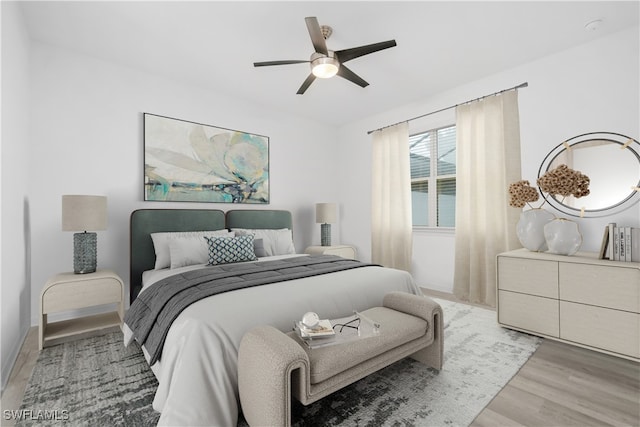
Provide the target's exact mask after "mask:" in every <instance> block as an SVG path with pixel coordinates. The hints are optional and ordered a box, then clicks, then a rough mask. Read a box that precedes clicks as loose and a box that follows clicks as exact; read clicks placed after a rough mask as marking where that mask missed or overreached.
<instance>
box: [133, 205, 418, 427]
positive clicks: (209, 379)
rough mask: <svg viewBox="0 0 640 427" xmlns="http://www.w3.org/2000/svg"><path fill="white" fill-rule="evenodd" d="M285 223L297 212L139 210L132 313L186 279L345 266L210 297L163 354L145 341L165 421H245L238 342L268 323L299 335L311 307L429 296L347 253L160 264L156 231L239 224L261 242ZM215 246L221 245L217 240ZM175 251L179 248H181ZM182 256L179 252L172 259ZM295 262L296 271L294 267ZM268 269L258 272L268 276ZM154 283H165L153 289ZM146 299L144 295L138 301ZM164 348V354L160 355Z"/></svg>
mask: <svg viewBox="0 0 640 427" xmlns="http://www.w3.org/2000/svg"><path fill="white" fill-rule="evenodd" d="M285 229H288V230H291V231H289V235H290V236H291V235H292V232H293V230H292V217H291V213H290V212H288V211H281V210H231V211H228V212H226V213H224V212H222V211H220V210H207V209H142V210H137V211H134V212H133V213H132V215H131V230H130V237H131V271H130V273H131V277H130V280H131V282H130V301H131V308H130V310H129V311H131V312H136V311H137V309H138V307H139V306H141V305H144V304H148V305H151V304H152V303H153V301H154V298H156V297H155V296H154V294H153V292H154V291H156V290H158V289H173V288H178V289H182V288H181V287H180V286H182V285H177V284H176V283H179V280H184V278H185V277H188V278H192V277H196V276H197V277H201V276H202V277H204V275H207V274H213V272H215V271H217V269H218V268H220V269H222V270H224V271H227V270H231V269H240V270H246V269H250V271H253V270H251V269H270V268H280V267H279V266H280V265H286V266H287V268H285V269H284V270H286V271H298V270H300V269H302V267H300V268H299V267H298V266H304V268H305V269H307V268H308V265H313V264H317V265H320V266H324V265H329V263H331V268H336V269H337V270H336V271H333V272H328V273H324V272H319V273H314V274H313V275H311V276H310V277H300V278H297V277H295V276H294V277H288V278H287V280H285V281H272V282H269V283H268V284H262V285H256V286H251V287H246V288H241V289H236V290H229V291H226V292H221V293H217V294H215V295H211V296H207V297H205V298H203V299H200V300H198V301H196V302H193V303H192V304H190V305H188V307H186V308H184V309H183V310H181V311H180V312H179V314H177V316H176V317H175V319H174V320H172V321H171V323H170V324H171V326H170V327H169V328H168V330H167V332H166V333H165V336H164V341H163V346H162V347H161V349H160V350H157V349H156V348H155V347H154V346H153V345H151V344H149V343H148V341H144V340H142V341H143V345H142V349H143V352H144V354H145V358H146V359H147V361H148V362H150V365H151V369H152V371H153V372H154V374H155V376H156V377H157V379H158V382H159V386H158V390H157V392H156V395H155V398H154V401H153V407H154V409H155V410H156V411H159V412H160V413H161V416H160V420H159V425H223V426H230V425H236V424H237V420H238V411H239V404H238V385H237V357H238V348H239V345H240V341H241V339H242V336H243V335H244V333H245V332H247V331H248V330H250V329H252V328H253V327H255V326H258V325H263V324H266V325H271V326H274V327H276V328H277V329H280V330H282V331H289V330H291V328H292V325H293V322H294V321H295V320H297V319H300V318H301V316H302V314H304V313H305V312H307V311H315V312H316V313H318V314H319V315H320V316H321V317H323V318H338V317H344V316H348V315H350V314H352V313H353V311H354V310H358V311H360V310H365V309H367V308H370V307H375V306H380V305H381V304H382V299H383V297H384V295H385V294H386V293H388V292H391V291H402V292H407V293H411V294H416V295H421V292H420V289H419V288H418V287H417V286H416V285H415V283H414V282H413V279H412V278H411V276H410V275H409V274H408V273H407V272H404V271H400V270H394V269H389V268H383V267H380V266H374V265H355V264H351V263H353V262H355V261H352V260H345V259H335V258H338V257H329V258H334V259H327V260H323V259H321V258H320V257H314V256H307V255H299V254H292V253H274V251H271V252H269V253H268V254H267V256H264V257H260V258H259V259H258V260H257V261H250V262H240V263H234V264H225V263H222V264H221V265H218V266H213V267H211V266H205V265H204V264H190V265H182V264H180V263H178V264H177V265H176V266H174V268H169V267H164V268H156V267H162V265H164V264H162V263H160V264H159V262H160V261H162V258H163V256H164V255H160V254H159V255H158V257H156V252H155V250H156V248H155V247H154V241H153V239H152V237H151V235H152V234H154V239H155V238H156V237H157V235H156V234H155V233H171V232H199V231H203V230H207V231H211V232H214V231H216V232H219V233H228V232H229V230H232V231H233V230H236V231H237V232H238V233H241V232H242V230H248V231H250V233H248V234H250V235H251V236H252V237H251V238H252V239H253V238H254V237H257V236H262V235H263V233H267V234H264V235H265V236H269V235H270V234H268V233H272V232H274V231H277V232H278V233H279V234H278V235H282V234H281V233H282V232H283V230H285ZM261 230H263V231H261ZM251 233H253V234H251ZM221 235H222V234H221ZM236 237H237V236H236ZM266 239H267V240H268V239H269V238H266ZM221 240H223V241H224V240H225V238H224V237H223V238H222V239H221ZM260 240H261V239H260ZM254 243H255V241H254ZM263 243H264V242H263ZM269 243H272V242H269ZM292 244H293V243H292V241H291V245H292ZM209 247H210V248H211V247H212V246H211V243H210V246H209ZM281 247H282V248H284V246H281ZM171 248H172V249H174V247H173V246H172V247H171ZM287 251H290V249H289V248H287ZM256 252H257V249H256ZM294 252H295V251H294ZM175 253H176V252H171V254H172V255H175ZM209 256H212V255H211V253H210V255H209ZM178 258H179V257H178ZM174 259H175V257H174ZM325 261H326V262H325ZM170 262H173V260H170ZM290 265H294V266H295V268H290V267H288V266H290ZM256 271H257V270H256ZM260 271H261V272H260V273H259V274H256V273H252V274H250V276H252V277H253V276H265V275H267V274H266V273H264V272H263V271H262V270H260ZM269 271H271V270H269ZM216 274H217V273H216ZM225 274H226V273H225ZM154 284H155V285H156V286H152V285H154ZM137 299H139V300H140V301H138V302H136V300H137ZM144 301H147V302H144ZM143 302H144V303H143ZM167 305H170V304H167ZM163 307H164V306H163ZM132 309H133V310H132ZM127 315H129V312H128V313H127ZM125 319H126V321H125V326H124V330H125V344H126V345H128V344H129V343H131V342H132V340H133V339H136V338H134V334H133V330H135V329H136V328H137V326H136V320H131V319H129V318H128V317H126V318H125ZM156 353H157V354H158V357H157V359H158V360H155V358H154V357H153V355H154V354H156Z"/></svg>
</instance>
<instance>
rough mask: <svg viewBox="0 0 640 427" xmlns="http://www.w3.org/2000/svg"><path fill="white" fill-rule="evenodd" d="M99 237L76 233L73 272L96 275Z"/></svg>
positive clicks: (93, 234)
mask: <svg viewBox="0 0 640 427" xmlns="http://www.w3.org/2000/svg"><path fill="white" fill-rule="evenodd" d="M97 248H98V235H97V234H96V233H87V232H86V231H85V232H84V233H74V235H73V272H74V273H76V274H87V273H94V272H95V271H96V266H97V253H98V249H97Z"/></svg>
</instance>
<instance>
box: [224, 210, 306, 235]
mask: <svg viewBox="0 0 640 427" xmlns="http://www.w3.org/2000/svg"><path fill="white" fill-rule="evenodd" d="M226 218H227V228H229V229H231V228H253V229H279V228H288V229H290V230H293V221H292V219H291V212H289V211H281V210H271V209H238V210H232V211H228V212H227V215H226Z"/></svg>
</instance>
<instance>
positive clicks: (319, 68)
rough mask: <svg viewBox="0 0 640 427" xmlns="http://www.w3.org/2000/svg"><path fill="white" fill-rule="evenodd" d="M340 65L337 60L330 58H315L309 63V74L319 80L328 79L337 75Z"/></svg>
mask: <svg viewBox="0 0 640 427" xmlns="http://www.w3.org/2000/svg"><path fill="white" fill-rule="evenodd" d="M339 67H340V63H339V62H338V60H337V59H335V58H331V57H327V56H325V57H322V58H317V59H315V60H313V61H312V62H311V72H312V73H313V75H314V76H316V77H319V78H321V79H328V78H331V77H333V76H335V75H336V74H337V73H338V68H339Z"/></svg>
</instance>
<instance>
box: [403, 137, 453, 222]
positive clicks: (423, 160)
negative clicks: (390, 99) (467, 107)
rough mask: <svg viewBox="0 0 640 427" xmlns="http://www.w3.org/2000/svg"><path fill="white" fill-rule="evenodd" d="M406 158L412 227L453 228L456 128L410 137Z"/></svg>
mask: <svg viewBox="0 0 640 427" xmlns="http://www.w3.org/2000/svg"><path fill="white" fill-rule="evenodd" d="M409 157H410V167H411V202H412V214H413V225H414V227H416V226H418V227H419V226H422V227H454V226H455V218H456V127H455V126H448V127H443V128H439V129H432V130H429V131H427V132H423V133H419V134H416V135H412V136H410V137H409ZM429 190H431V191H429Z"/></svg>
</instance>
